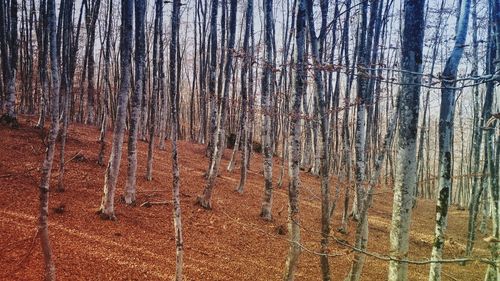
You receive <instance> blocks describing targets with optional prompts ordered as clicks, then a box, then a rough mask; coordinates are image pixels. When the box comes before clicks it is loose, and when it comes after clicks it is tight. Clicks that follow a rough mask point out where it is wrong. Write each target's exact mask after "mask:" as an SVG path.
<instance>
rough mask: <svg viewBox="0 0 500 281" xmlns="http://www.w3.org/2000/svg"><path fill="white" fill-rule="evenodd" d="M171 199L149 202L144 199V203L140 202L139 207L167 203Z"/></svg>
mask: <svg viewBox="0 0 500 281" xmlns="http://www.w3.org/2000/svg"><path fill="white" fill-rule="evenodd" d="M171 202H172V201H171V200H169V201H158V202H149V201H146V202H144V203H142V204H141V207H148V208H149V207H151V206H153V205H168V203H171Z"/></svg>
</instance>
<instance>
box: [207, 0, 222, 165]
mask: <svg viewBox="0 0 500 281" xmlns="http://www.w3.org/2000/svg"><path fill="white" fill-rule="evenodd" d="M218 5H219V1H218V0H212V4H211V6H212V10H211V12H210V58H209V60H210V65H209V80H208V95H209V97H208V99H209V105H208V106H209V109H210V121H209V128H210V132H208V133H209V140H208V145H207V153H206V155H207V156H208V157H210V162H209V163H210V164H209V165H211V164H212V158H213V152H214V147H215V145H216V136H217V135H216V133H217V131H216V129H217V96H216V93H215V90H216V89H215V80H216V78H215V76H216V71H217V9H218ZM209 170H210V168H209ZM207 174H208V173H207Z"/></svg>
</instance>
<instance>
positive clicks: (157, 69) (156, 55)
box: [146, 1, 164, 181]
mask: <svg viewBox="0 0 500 281" xmlns="http://www.w3.org/2000/svg"><path fill="white" fill-rule="evenodd" d="M154 25H155V26H154V35H153V92H152V96H151V104H150V106H149V120H148V121H149V145H148V160H147V168H146V179H147V180H148V181H151V180H152V179H153V152H154V138H155V132H156V115H157V111H156V109H157V107H158V97H159V96H160V94H161V95H163V90H164V89H163V87H162V81H161V79H162V77H161V75H162V69H163V68H162V66H163V43H162V41H163V4H162V3H161V2H160V1H156V5H155V24H154Z"/></svg>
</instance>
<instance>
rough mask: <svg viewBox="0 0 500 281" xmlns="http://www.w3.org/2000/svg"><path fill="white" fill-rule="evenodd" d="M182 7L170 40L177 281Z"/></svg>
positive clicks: (178, 270) (176, 4) (176, 9)
mask: <svg viewBox="0 0 500 281" xmlns="http://www.w3.org/2000/svg"><path fill="white" fill-rule="evenodd" d="M156 4H157V5H162V1H161V0H158V1H157V3H156ZM180 7H181V1H180V0H174V1H173V8H172V37H171V38H170V56H169V63H170V71H169V72H170V101H171V111H170V112H171V114H172V179H173V184H172V197H173V201H174V204H173V205H174V208H173V218H174V229H175V250H176V267H175V280H176V281H182V280H184V279H183V277H182V267H183V255H184V241H183V238H182V221H181V205H180V204H181V202H180V197H179V192H180V191H179V189H180V187H179V181H180V176H179V156H178V152H177V138H178V131H179V88H178V84H177V81H178V79H179V78H180V77H178V76H177V74H178V72H177V71H176V70H177V66H179V65H178V64H177V48H178V42H179V22H180Z"/></svg>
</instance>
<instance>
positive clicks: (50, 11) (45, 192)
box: [2, 0, 60, 281]
mask: <svg viewBox="0 0 500 281" xmlns="http://www.w3.org/2000/svg"><path fill="white" fill-rule="evenodd" d="M2 2H3V1H2ZM47 27H48V30H47V32H48V34H49V36H48V39H49V46H50V66H51V71H50V72H51V85H52V89H51V97H50V98H51V104H50V115H51V118H50V119H51V123H50V133H49V142H48V147H47V154H46V155H45V159H44V161H43V165H42V179H41V183H40V216H39V218H38V223H39V225H38V228H39V232H40V241H41V244H42V252H43V259H44V266H45V271H44V280H46V281H49V280H50V281H52V280H56V268H55V265H54V261H53V259H52V248H51V246H50V238H49V229H48V216H49V186H50V174H51V171H52V163H53V161H54V152H55V147H56V139H57V133H58V131H59V120H58V119H59V85H60V80H59V64H58V61H59V60H58V52H57V46H56V4H55V0H47Z"/></svg>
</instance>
